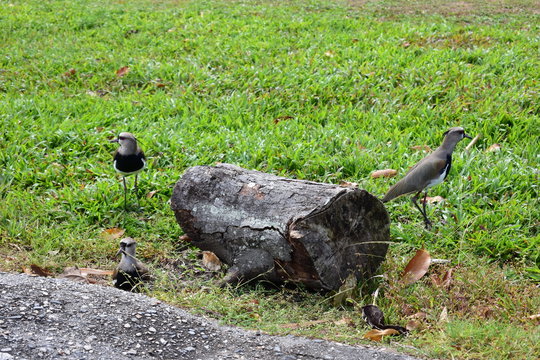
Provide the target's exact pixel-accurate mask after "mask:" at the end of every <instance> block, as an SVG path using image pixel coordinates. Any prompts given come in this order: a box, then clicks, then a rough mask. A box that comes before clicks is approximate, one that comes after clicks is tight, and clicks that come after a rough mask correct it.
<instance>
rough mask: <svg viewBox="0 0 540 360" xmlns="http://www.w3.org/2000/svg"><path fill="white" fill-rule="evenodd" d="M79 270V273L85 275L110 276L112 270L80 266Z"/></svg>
mask: <svg viewBox="0 0 540 360" xmlns="http://www.w3.org/2000/svg"><path fill="white" fill-rule="evenodd" d="M79 271H80V272H81V275H83V276H87V275H99V276H111V275H112V274H113V272H114V271H112V270H100V269H92V268H80V269H79Z"/></svg>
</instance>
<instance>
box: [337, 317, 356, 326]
mask: <svg viewBox="0 0 540 360" xmlns="http://www.w3.org/2000/svg"><path fill="white" fill-rule="evenodd" d="M334 325H347V326H349V327H355V325H354V321H353V320H352V319H351V318H350V317H343V318H341V319H339V320H336V321H334Z"/></svg>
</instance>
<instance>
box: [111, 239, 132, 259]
mask: <svg viewBox="0 0 540 360" xmlns="http://www.w3.org/2000/svg"><path fill="white" fill-rule="evenodd" d="M136 244H137V243H136V242H135V240H133V238H130V237H127V238H124V239H122V240H121V241H120V249H119V250H118V252H117V253H116V256H118V255H120V254H122V255H128V256H132V257H134V256H135V246H136Z"/></svg>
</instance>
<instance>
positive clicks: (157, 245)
mask: <svg viewBox="0 0 540 360" xmlns="http://www.w3.org/2000/svg"><path fill="white" fill-rule="evenodd" d="M0 42H1V44H2V46H1V48H0V127H1V132H0V134H1V135H0V169H1V170H0V269H1V270H4V271H15V272H17V271H21V269H22V268H23V267H28V266H29V265H30V264H36V265H38V266H40V267H43V268H46V269H48V270H49V271H51V272H54V273H61V272H62V270H63V269H64V268H65V267H67V266H81V267H83V266H84V267H94V268H101V269H111V268H113V267H114V266H115V264H116V262H117V259H116V258H115V257H114V255H115V253H116V250H117V247H118V239H112V238H111V237H110V236H105V235H104V230H105V229H110V228H114V227H117V228H120V229H123V230H125V236H131V237H134V238H135V239H136V240H137V241H138V243H139V256H140V258H141V259H142V260H143V261H145V262H146V263H148V264H149V265H150V266H151V267H152V268H153V269H154V271H155V273H156V274H157V280H156V283H155V285H154V287H153V288H152V289H150V290H149V295H151V296H155V297H158V298H160V299H163V300H165V301H168V302H170V303H173V304H177V305H179V306H182V307H186V308H189V309H191V311H193V312H199V313H203V314H206V315H209V316H213V317H216V318H218V319H220V320H221V321H222V322H223V323H227V324H234V325H239V326H244V327H246V328H253V329H261V330H262V331H265V332H268V333H274V334H287V333H292V334H300V335H307V336H314V337H320V338H327V339H335V340H339V341H344V342H347V343H352V344H357V343H361V344H366V343H367V341H366V340H363V339H362V336H363V334H364V333H365V332H366V331H367V330H368V328H367V326H366V325H365V324H364V322H363V321H362V318H361V314H360V312H359V307H360V306H361V305H363V304H366V303H367V302H371V298H372V296H371V292H372V291H373V289H374V288H375V287H380V288H381V293H380V295H379V298H378V300H377V304H378V305H379V306H380V307H381V308H382V309H383V311H384V312H385V315H386V317H387V318H388V320H389V322H390V323H395V324H401V325H405V324H406V323H407V322H408V321H411V320H412V321H416V322H417V325H418V327H417V329H416V330H414V331H413V332H412V333H411V335H410V336H408V337H405V338H392V339H390V340H388V339H387V340H385V341H384V342H385V345H386V346H390V347H393V348H395V349H397V350H399V351H405V352H410V353H412V354H415V355H419V356H425V357H438V358H460V359H509V358H512V359H537V358H538V356H539V355H540V330H539V329H540V326H539V320H538V318H534V317H531V316H533V315H537V314H540V288H539V285H538V282H539V281H540V269H539V266H540V254H539V251H540V250H539V249H540V203H539V200H538V198H539V185H540V179H539V176H540V171H539V168H540V143H539V138H540V101H539V99H540V75H539V74H540V72H539V69H540V56H539V55H540V5H539V4H538V1H533V0H518V1H506V0H501V1H496V2H495V1H487V2H484V1H479V0H470V1H460V2H454V1H442V0H427V1H370V0H366V1H361V0H349V1H345V0H343V1H337V0H336V1H330V0H324V1H314V0H313V1H303V0H302V1H300V0H299V1H292V0H291V1H270V0H258V1H248V0H245V1H237V0H232V1H217V0H208V1H172V0H169V1H166V0H164V1H157V0H153V1H151V0H131V1H101V0H100V1H83V0H64V1H59V0H52V1H36V0H25V1H22V0H10V1H6V2H3V3H2V5H1V11H0ZM122 67H128V69H127V70H129V71H128V72H127V73H126V74H124V75H123V76H120V75H118V74H117V71H118V70H119V69H121V68H122ZM452 126H462V127H464V128H465V130H466V131H467V133H469V134H470V135H472V136H475V135H477V134H481V135H482V137H481V139H480V140H479V141H478V142H477V143H476V144H475V146H474V147H473V148H472V149H471V151H470V152H466V151H465V146H466V145H467V143H468V142H469V140H465V141H463V142H462V143H460V144H458V146H457V149H456V152H455V153H454V161H453V167H452V172H451V174H450V175H449V177H448V178H447V181H446V182H445V183H443V184H441V185H439V186H437V187H435V188H433V190H432V191H431V193H430V195H431V196H434V195H440V196H442V197H443V198H444V199H445V200H444V201H443V202H441V203H439V204H437V205H431V206H429V213H430V216H431V217H432V219H434V220H435V222H436V224H435V226H434V228H433V230H432V231H426V230H425V229H424V228H423V224H422V217H421V215H420V214H419V212H418V211H417V210H416V209H415V208H414V207H413V205H412V204H411V202H410V201H408V199H402V200H396V201H393V202H391V203H388V206H387V209H388V211H389V213H390V215H391V219H392V225H391V236H392V240H393V244H392V245H391V247H390V251H389V254H388V259H387V261H386V262H385V263H384V265H383V266H382V268H381V270H380V274H381V275H383V276H381V277H379V278H376V279H375V280H374V281H375V282H376V283H375V284H374V283H373V281H371V282H369V283H368V282H366V283H360V284H358V291H357V295H355V296H354V297H352V298H350V299H349V301H348V302H347V305H344V306H339V307H336V306H334V305H333V301H332V297H331V296H329V295H323V294H317V293H310V292H308V291H305V290H302V289H287V288H280V289H269V288H265V287H263V286H262V285H260V284H255V285H251V286H245V287H240V288H225V289H220V288H217V287H216V286H214V283H213V280H215V279H216V278H219V277H220V276H221V274H219V273H218V274H212V273H209V272H206V271H204V269H203V268H202V267H201V265H200V259H199V256H200V254H199V251H197V249H193V248H191V247H189V246H188V245H186V244H184V243H182V242H181V241H180V240H179V236H181V235H182V231H181V229H180V228H179V227H178V225H177V224H176V222H175V219H174V216H173V215H172V211H171V210H170V208H169V204H168V200H169V198H170V195H171V192H172V187H173V185H174V184H175V182H176V181H177V180H178V179H179V177H180V176H181V175H182V173H183V171H184V170H185V169H186V168H188V167H190V166H194V165H202V164H208V165H211V164H214V163H216V162H228V163H233V164H237V165H240V166H243V167H247V168H252V169H257V170H261V171H265V172H270V173H274V174H278V175H283V176H287V177H293V178H299V179H309V180H314V181H320V182H328V183H339V182H341V181H350V182H356V183H358V184H359V186H360V187H361V188H364V189H367V190H368V191H370V192H371V193H373V194H375V195H377V196H382V195H383V194H384V193H385V191H386V190H387V189H388V188H389V186H390V185H392V184H393V183H394V182H395V181H396V179H388V178H382V179H381V178H379V179H372V178H371V177H370V173H371V172H372V171H374V170H377V169H386V168H392V169H396V170H398V172H399V174H398V177H399V176H402V175H403V174H404V173H405V171H406V170H407V169H408V167H410V166H411V165H413V164H414V163H415V162H416V161H417V160H419V159H420V158H421V157H422V156H424V155H425V153H424V151H423V150H415V149H414V148H413V147H414V146H420V147H423V146H424V145H427V146H429V147H431V148H435V147H437V146H438V145H439V144H440V142H441V139H442V134H443V132H444V131H445V130H447V128H449V127H452ZM121 131H131V132H133V133H134V134H135V135H136V136H137V137H138V138H139V139H140V142H141V146H142V147H143V148H144V150H145V152H146V154H147V156H148V160H149V168H148V169H147V170H146V171H145V172H144V173H142V174H141V176H140V182H139V187H140V191H141V205H142V207H141V209H140V210H137V207H136V206H135V205H136V202H135V201H134V198H131V201H132V202H131V205H130V206H131V209H130V211H127V212H126V211H124V210H123V191H122V185H121V178H120V177H118V176H117V175H116V174H115V173H114V170H113V168H112V163H111V154H112V152H113V151H114V150H115V145H114V144H110V143H109V142H108V141H107V139H110V138H112V137H113V136H115V135H117V134H118V133H119V132H121ZM493 144H499V145H500V148H499V149H498V150H497V151H489V150H491V149H493V148H492V145H493ZM132 181H133V180H132V179H129V184H132ZM155 191H157V192H155ZM154 192H155V193H154ZM146 194H153V196H145V195H146ZM421 247H424V248H425V249H427V250H428V251H430V253H431V254H432V256H433V257H436V258H442V259H448V260H450V263H447V264H439V265H435V266H432V267H431V269H430V272H429V273H428V274H427V275H426V276H425V277H424V278H423V279H422V280H421V281H419V282H418V283H416V284H413V285H412V286H409V287H403V286H401V285H400V282H399V275H400V273H401V271H402V269H403V267H404V266H405V264H406V263H407V261H408V259H409V258H411V257H412V255H413V254H414V252H415V251H416V249H418V248H421ZM449 269H452V271H453V272H452V274H453V276H452V280H451V282H450V285H449V286H448V287H441V286H438V285H437V281H436V280H434V279H437V278H438V277H440V276H442V275H443V274H445V273H446V272H447V271H448V270H449ZM445 313H446V314H447V316H445V315H444V314H445ZM441 314H442V315H443V316H441ZM284 325H286V326H284Z"/></svg>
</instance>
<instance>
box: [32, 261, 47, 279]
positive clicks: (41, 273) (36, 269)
mask: <svg viewBox="0 0 540 360" xmlns="http://www.w3.org/2000/svg"><path fill="white" fill-rule="evenodd" d="M30 270H32V273H34V274H36V275H38V276H43V277H48V276H52V274H51V272H50V271H47V270H45V269H44V268H42V267H39V266H37V265H35V264H32V265H30Z"/></svg>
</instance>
